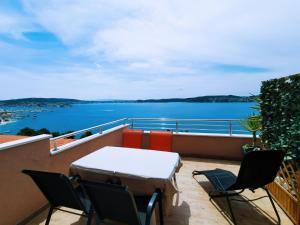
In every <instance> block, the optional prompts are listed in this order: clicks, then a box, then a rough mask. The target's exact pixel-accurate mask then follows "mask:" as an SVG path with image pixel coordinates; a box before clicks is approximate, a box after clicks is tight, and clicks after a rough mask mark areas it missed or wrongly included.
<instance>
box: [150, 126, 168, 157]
mask: <svg viewBox="0 0 300 225" xmlns="http://www.w3.org/2000/svg"><path fill="white" fill-rule="evenodd" d="M172 139H173V134H172V132H167V131H151V132H150V144H149V148H150V149H153V150H160V151H166V152H171V151H172Z"/></svg>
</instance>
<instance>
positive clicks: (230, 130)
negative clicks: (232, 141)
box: [229, 120, 232, 136]
mask: <svg viewBox="0 0 300 225" xmlns="http://www.w3.org/2000/svg"><path fill="white" fill-rule="evenodd" d="M229 135H230V136H232V121H231V120H229Z"/></svg>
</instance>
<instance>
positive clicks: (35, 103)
mask: <svg viewBox="0 0 300 225" xmlns="http://www.w3.org/2000/svg"><path fill="white" fill-rule="evenodd" d="M256 97H257V96H236V95H211V96H199V97H194V98H166V99H146V100H107V101H105V100H100V101H86V100H78V99H69V98H21V99H10V100H2V101H1V100H0V106H32V107H68V106H72V105H73V104H78V103H80V104H85V103H134V102H137V103H144V102H153V103H155V102H157V103H159V102H253V101H254V100H255V98H256Z"/></svg>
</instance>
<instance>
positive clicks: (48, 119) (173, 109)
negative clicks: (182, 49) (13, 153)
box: [0, 103, 255, 134]
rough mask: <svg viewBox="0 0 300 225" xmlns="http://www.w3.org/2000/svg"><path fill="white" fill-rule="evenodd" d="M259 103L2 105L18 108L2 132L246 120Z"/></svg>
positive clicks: (64, 130)
mask: <svg viewBox="0 0 300 225" xmlns="http://www.w3.org/2000/svg"><path fill="white" fill-rule="evenodd" d="M254 104H255V103H91V104H73V105H72V106H70V107H63V108H59V107H46V108H40V109H36V108H31V107H28V108H24V107H7V108H4V107H1V108H0V111H1V110H2V111H3V110H9V111H17V112H16V113H15V115H14V117H13V120H12V121H10V122H8V123H1V124H0V133H2V134H16V133H17V132H18V131H19V130H20V129H22V128H25V127H30V128H33V129H41V128H47V129H48V130H50V131H51V132H56V131H57V132H66V131H70V130H72V131H76V130H80V129H84V128H88V127H91V126H96V125H99V124H103V123H106V122H110V121H113V120H117V119H122V118H176V119H243V118H245V117H247V116H249V115H251V114H252V113H253V112H254V110H253V109H251V106H253V105H254Z"/></svg>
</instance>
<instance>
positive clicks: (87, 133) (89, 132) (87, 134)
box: [80, 131, 93, 138]
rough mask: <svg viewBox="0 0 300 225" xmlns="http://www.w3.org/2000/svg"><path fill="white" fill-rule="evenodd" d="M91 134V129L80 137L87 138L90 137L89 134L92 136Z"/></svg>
mask: <svg viewBox="0 0 300 225" xmlns="http://www.w3.org/2000/svg"><path fill="white" fill-rule="evenodd" d="M91 135H93V133H92V132H91V131H86V132H84V134H83V135H81V136H80V138H85V137H88V136H91Z"/></svg>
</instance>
